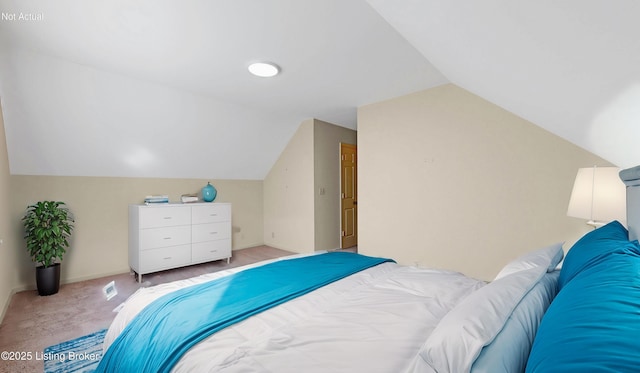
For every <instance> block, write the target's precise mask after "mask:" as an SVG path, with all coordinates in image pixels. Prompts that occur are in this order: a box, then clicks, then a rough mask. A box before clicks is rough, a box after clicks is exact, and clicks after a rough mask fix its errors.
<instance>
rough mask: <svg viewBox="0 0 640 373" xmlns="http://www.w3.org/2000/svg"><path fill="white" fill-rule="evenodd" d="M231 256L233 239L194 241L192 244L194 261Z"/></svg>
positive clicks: (206, 260)
mask: <svg viewBox="0 0 640 373" xmlns="http://www.w3.org/2000/svg"><path fill="white" fill-rule="evenodd" d="M230 256H231V239H226V240H218V241H209V242H200V243H194V244H193V245H191V260H192V261H193V262H194V263H200V262H208V261H211V260H218V259H222V258H229V257H230Z"/></svg>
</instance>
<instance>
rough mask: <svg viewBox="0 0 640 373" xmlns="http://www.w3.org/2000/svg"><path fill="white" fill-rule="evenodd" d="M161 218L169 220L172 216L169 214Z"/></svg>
mask: <svg viewBox="0 0 640 373" xmlns="http://www.w3.org/2000/svg"><path fill="white" fill-rule="evenodd" d="M163 219H165V220H169V219H172V217H171V216H165V217H164V218H163Z"/></svg>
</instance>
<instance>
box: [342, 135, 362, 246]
mask: <svg viewBox="0 0 640 373" xmlns="http://www.w3.org/2000/svg"><path fill="white" fill-rule="evenodd" d="M340 225H341V227H340V236H341V237H340V248H341V249H347V248H350V247H354V246H357V245H358V156H357V146H356V145H351V144H343V143H341V144H340Z"/></svg>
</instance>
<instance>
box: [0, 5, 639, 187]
mask: <svg viewBox="0 0 640 373" xmlns="http://www.w3.org/2000/svg"><path fill="white" fill-rule="evenodd" d="M0 11H1V12H2V17H1V19H0V98H1V99H2V106H3V114H4V121H5V132H6V136H7V146H8V151H9V162H10V168H11V173H13V174H34V175H69V176H138V177H194V178H221V179H222V178H225V179H262V178H264V176H265V175H266V173H267V172H268V171H269V169H270V168H271V166H272V165H273V163H274V162H275V160H276V159H277V157H278V156H279V154H280V152H281V151H282V149H283V148H284V147H285V145H286V143H287V142H288V140H289V139H290V137H291V136H292V134H293V133H294V131H295V130H296V129H297V127H298V125H299V124H300V122H301V121H303V120H304V119H308V118H312V117H313V118H318V119H322V120H325V121H329V122H333V123H336V124H339V125H343V126H345V127H349V128H354V129H355V128H356V109H357V107H358V106H361V105H365V104H368V103H372V102H376V101H381V100H385V99H389V98H392V97H397V96H400V95H403V94H407V93H411V92H415V91H418V90H422V89H427V88H431V87H434V86H437V85H440V84H444V83H447V82H451V83H454V84H457V85H458V86H461V87H463V88H465V89H467V90H469V91H471V92H473V93H475V94H477V95H479V96H481V97H483V98H485V99H487V100H488V101H491V102H493V103H495V104H497V105H499V106H502V107H503V108H505V109H507V110H509V111H511V112H513V113H515V114H517V115H519V116H521V117H523V118H525V119H528V120H530V121H532V122H533V123H535V124H537V125H539V126H541V127H543V128H545V129H547V130H549V131H551V132H554V133H556V134H558V135H559V136H561V137H563V138H565V139H567V140H569V141H571V142H573V143H575V144H577V145H579V146H582V147H584V148H586V149H588V150H590V151H592V152H594V153H596V154H598V155H600V156H602V157H604V158H605V159H608V160H609V161H611V162H613V163H614V164H617V165H618V166H621V167H627V166H634V165H636V164H638V163H640V147H638V146H635V144H634V143H633V141H634V140H635V139H636V138H638V135H639V134H640V126H638V125H636V124H635V123H636V122H637V121H638V120H640V105H638V103H639V101H640V64H639V62H640V40H639V38H638V35H640V23H638V22H637V19H638V16H640V5H639V4H637V3H636V2H635V1H632V0H616V1H614V2H611V1H609V2H607V1H593V0H588V1H579V0H569V1H562V2H557V1H547V0H544V1H507V0H493V1H491V0H487V1H482V2H478V1H468V0H467V1H460V0H457V1H456V0H420V1H418V0H398V1H388V0H387V1H385V0H368V1H365V0H261V1H256V0H222V1H220V0H218V1H215V0H187V1H181V2H178V1H168V0H111V1H82V0H56V1H46V0H39V1H35V0H0ZM257 60H268V61H273V62H275V63H277V64H278V65H279V66H280V67H281V70H282V71H281V74H280V75H278V76H276V77H274V78H268V79H267V78H258V77H255V76H252V75H250V74H249V73H248V72H247V69H246V67H247V65H248V64H249V63H251V62H254V61H257Z"/></svg>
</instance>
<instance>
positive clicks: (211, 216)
mask: <svg viewBox="0 0 640 373" xmlns="http://www.w3.org/2000/svg"><path fill="white" fill-rule="evenodd" d="M220 221H231V205H230V204H228V203H220V204H218V203H216V204H211V205H197V206H193V207H192V208H191V223H192V224H201V223H216V222H220Z"/></svg>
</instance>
